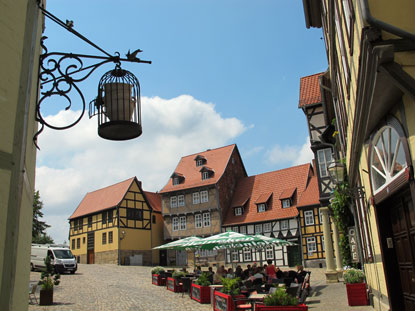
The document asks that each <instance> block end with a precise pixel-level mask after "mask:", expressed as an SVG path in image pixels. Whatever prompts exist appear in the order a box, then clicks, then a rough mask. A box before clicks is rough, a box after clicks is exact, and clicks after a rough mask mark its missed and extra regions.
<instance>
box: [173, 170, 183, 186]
mask: <svg viewBox="0 0 415 311" xmlns="http://www.w3.org/2000/svg"><path fill="white" fill-rule="evenodd" d="M170 178H171V179H172V184H173V186H176V185H179V184H182V183H184V176H183V175H182V174H180V173H177V172H174V173H173V174H172V175H171V176H170Z"/></svg>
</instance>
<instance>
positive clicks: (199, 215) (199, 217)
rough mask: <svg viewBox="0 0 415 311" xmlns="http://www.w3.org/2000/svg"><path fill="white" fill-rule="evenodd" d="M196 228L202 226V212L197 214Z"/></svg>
mask: <svg viewBox="0 0 415 311" xmlns="http://www.w3.org/2000/svg"><path fill="white" fill-rule="evenodd" d="M195 228H202V214H196V215H195Z"/></svg>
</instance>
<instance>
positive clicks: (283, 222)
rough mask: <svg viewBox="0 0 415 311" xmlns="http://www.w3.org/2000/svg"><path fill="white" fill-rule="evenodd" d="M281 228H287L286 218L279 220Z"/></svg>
mask: <svg viewBox="0 0 415 311" xmlns="http://www.w3.org/2000/svg"><path fill="white" fill-rule="evenodd" d="M281 230H288V220H282V221H281Z"/></svg>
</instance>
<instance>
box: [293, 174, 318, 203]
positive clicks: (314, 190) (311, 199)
mask: <svg viewBox="0 0 415 311" xmlns="http://www.w3.org/2000/svg"><path fill="white" fill-rule="evenodd" d="M310 205H320V194H319V190H318V179H317V174H315V175H314V176H312V177H311V179H310V182H309V183H308V185H307V188H306V190H305V191H304V192H303V193H302V194H301V197H300V199H299V202H298V204H297V206H298V207H304V206H310Z"/></svg>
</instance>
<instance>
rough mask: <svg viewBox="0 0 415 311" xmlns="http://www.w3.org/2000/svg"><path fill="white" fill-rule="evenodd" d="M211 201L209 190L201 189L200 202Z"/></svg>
mask: <svg viewBox="0 0 415 311" xmlns="http://www.w3.org/2000/svg"><path fill="white" fill-rule="evenodd" d="M208 201H209V196H208V192H207V190H205V191H200V203H206V202H208Z"/></svg>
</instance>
